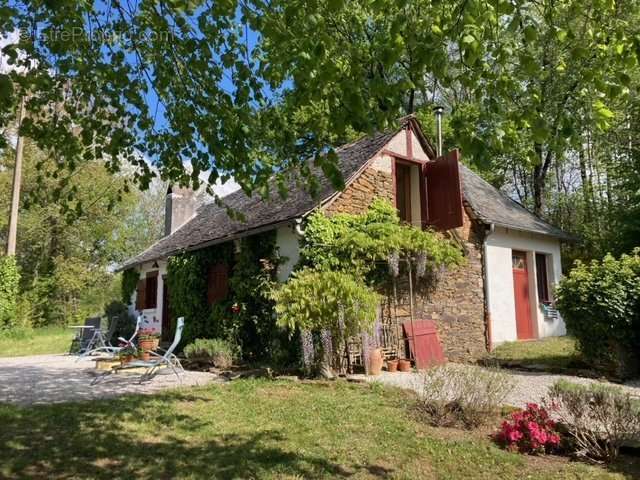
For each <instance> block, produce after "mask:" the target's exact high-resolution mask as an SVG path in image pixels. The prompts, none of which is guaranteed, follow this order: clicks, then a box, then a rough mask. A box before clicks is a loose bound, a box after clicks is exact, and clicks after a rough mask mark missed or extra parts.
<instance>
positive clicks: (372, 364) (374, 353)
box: [369, 348, 384, 375]
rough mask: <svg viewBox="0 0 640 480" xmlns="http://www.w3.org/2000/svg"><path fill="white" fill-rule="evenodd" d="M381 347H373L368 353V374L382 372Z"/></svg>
mask: <svg viewBox="0 0 640 480" xmlns="http://www.w3.org/2000/svg"><path fill="white" fill-rule="evenodd" d="M383 363H384V360H383V359H382V349H381V348H375V349H373V350H371V353H370V354H369V375H380V373H381V372H382V364H383Z"/></svg>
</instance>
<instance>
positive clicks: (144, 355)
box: [140, 350, 151, 362]
mask: <svg viewBox="0 0 640 480" xmlns="http://www.w3.org/2000/svg"><path fill="white" fill-rule="evenodd" d="M150 358H151V355H150V354H149V351H148V350H143V351H142V353H141V354H140V360H143V361H145V362H147V361H148V360H149V359H150Z"/></svg>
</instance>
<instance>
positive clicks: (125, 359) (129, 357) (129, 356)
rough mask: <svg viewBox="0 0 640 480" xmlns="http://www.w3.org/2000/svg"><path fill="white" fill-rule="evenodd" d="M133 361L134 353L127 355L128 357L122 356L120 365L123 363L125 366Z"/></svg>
mask: <svg viewBox="0 0 640 480" xmlns="http://www.w3.org/2000/svg"><path fill="white" fill-rule="evenodd" d="M131 361H133V355H127V356H126V357H120V365H122V366H123V367H124V366H125V365H126V364H127V363H129V362H131Z"/></svg>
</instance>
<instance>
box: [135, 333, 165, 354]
mask: <svg viewBox="0 0 640 480" xmlns="http://www.w3.org/2000/svg"><path fill="white" fill-rule="evenodd" d="M159 343H160V335H159V334H158V333H157V332H155V331H154V330H151V329H148V328H144V329H142V330H140V333H139V334H138V346H139V347H140V349H141V350H143V351H145V352H150V351H154V350H156V349H157V348H158V344H159Z"/></svg>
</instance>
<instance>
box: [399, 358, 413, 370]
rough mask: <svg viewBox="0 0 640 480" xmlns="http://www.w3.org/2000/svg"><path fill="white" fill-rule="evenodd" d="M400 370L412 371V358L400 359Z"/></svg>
mask: <svg viewBox="0 0 640 480" xmlns="http://www.w3.org/2000/svg"><path fill="white" fill-rule="evenodd" d="M398 371H399V372H410V371H411V360H409V359H407V358H401V359H399V360H398Z"/></svg>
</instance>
